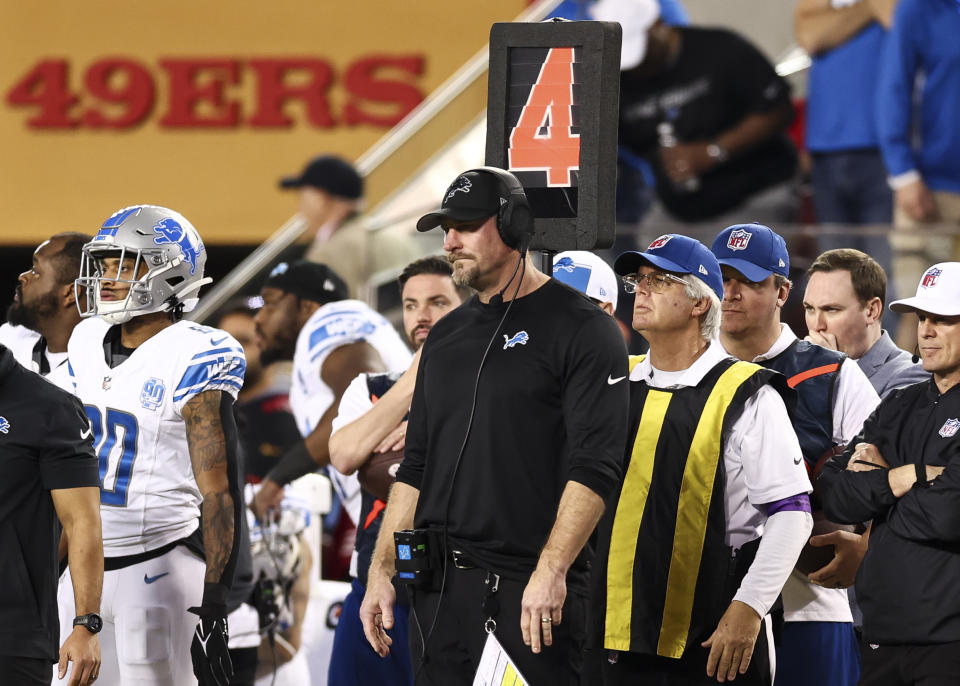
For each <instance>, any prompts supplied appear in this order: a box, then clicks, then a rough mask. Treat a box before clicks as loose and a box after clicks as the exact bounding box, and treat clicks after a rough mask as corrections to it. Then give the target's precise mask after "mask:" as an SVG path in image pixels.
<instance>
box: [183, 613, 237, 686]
mask: <svg viewBox="0 0 960 686" xmlns="http://www.w3.org/2000/svg"><path fill="white" fill-rule="evenodd" d="M189 611H190V612H192V613H193V614H195V615H199V617H200V621H199V622H197V629H196V631H194V632H193V643H192V644H191V645H190V657H191V658H193V674H194V676H196V677H197V682H198V683H199V686H228V684H229V683H230V677H231V676H233V663H232V662H231V661H230V651H229V650H228V649H227V642H228V640H229V636H228V632H227V617H226V610H225V609H223V610H211V609H209V608H204V607H191V608H190V610H189Z"/></svg>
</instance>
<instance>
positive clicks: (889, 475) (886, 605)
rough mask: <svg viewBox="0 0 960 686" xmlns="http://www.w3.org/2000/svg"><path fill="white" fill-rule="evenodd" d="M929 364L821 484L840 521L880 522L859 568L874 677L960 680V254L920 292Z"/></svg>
mask: <svg viewBox="0 0 960 686" xmlns="http://www.w3.org/2000/svg"><path fill="white" fill-rule="evenodd" d="M890 309H892V310H894V311H895V312H915V313H916V314H917V316H918V318H919V324H918V325H917V339H918V341H919V344H918V345H919V351H920V357H921V359H922V360H923V368H924V369H925V370H926V371H928V372H932V373H933V378H932V379H931V380H929V381H922V382H920V383H916V384H913V385H910V386H906V387H904V388H899V389H897V390H894V391H892V392H891V393H890V394H889V395H887V396H886V397H885V398H884V399H883V400H882V401H881V402H880V405H879V406H878V407H877V409H876V410H875V411H874V413H873V414H872V415H871V416H870V417H869V418H868V419H867V421H866V422H864V424H863V431H862V432H861V434H860V435H859V436H857V438H855V439H854V440H853V441H851V442H850V444H849V446H848V447H847V450H846V451H845V452H844V453H843V455H840V456H838V457H835V458H833V459H831V460H830V461H828V462H827V463H826V465H824V467H823V471H822V472H821V474H820V478H819V479H818V481H817V486H818V488H819V491H820V497H821V500H822V501H823V505H824V511H825V512H826V514H827V516H828V517H829V518H830V519H831V520H833V521H836V522H844V523H857V522H863V521H866V520H868V519H872V520H873V526H872V528H871V532H870V544H869V548H868V549H867V553H866V556H865V557H864V558H863V562H862V563H861V565H860V570H859V572H858V573H857V580H856V590H857V600H858V602H859V603H860V608H861V610H862V611H863V638H864V642H865V643H866V644H867V646H868V647H866V648H864V649H863V651H862V674H861V679H860V684H862V685H864V686H879V685H881V684H882V685H883V686H887V685H895V684H904V685H906V684H919V683H922V684H925V685H929V686H940V685H941V684H943V685H945V684H956V683H958V682H960V656H958V651H957V646H958V645H960V593H958V592H957V580H958V579H960V387H958V383H960V263H958V262H944V263H940V264H935V265H933V266H932V267H930V268H929V269H927V271H926V272H924V274H923V276H922V277H921V280H920V284H919V285H918V286H917V294H916V296H915V297H912V298H906V299H904V300H898V301H894V302H892V303H891V304H890Z"/></svg>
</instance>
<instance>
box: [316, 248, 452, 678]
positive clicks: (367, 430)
mask: <svg viewBox="0 0 960 686" xmlns="http://www.w3.org/2000/svg"><path fill="white" fill-rule="evenodd" d="M452 277H453V269H452V268H451V266H450V264H449V263H448V262H447V260H445V259H444V258H442V257H436V256H433V257H424V258H423V259H420V260H417V261H415V262H412V263H411V264H409V265H407V267H406V268H405V269H404V270H403V272H402V273H401V274H400V277H399V279H398V282H399V285H400V299H401V305H402V308H403V329H404V331H405V332H406V334H407V341H408V342H409V343H410V345H411V346H412V347H413V348H415V349H416V350H417V354H416V355H415V356H414V358H413V362H412V363H411V365H410V366H409V367H408V368H407V370H406V371H404V372H402V373H400V372H395V373H393V374H361V375H360V376H358V377H357V378H355V379H354V380H353V382H352V383H351V384H350V386H349V387H348V388H347V390H346V391H345V392H344V394H343V398H341V400H340V408H339V411H338V414H337V418H336V419H334V420H333V434H332V435H331V436H330V462H331V463H332V464H333V466H334V467H335V468H336V469H337V471H339V472H340V473H342V474H347V475H349V474H353V473H354V472H356V471H357V470H358V469H360V468H361V467H363V465H365V464H367V463H368V462H370V461H372V460H373V458H375V457H376V456H378V455H387V454H391V453H392V454H394V455H396V458H395V464H396V463H398V462H399V460H400V459H401V458H402V456H403V446H404V442H405V441H404V439H405V435H406V430H407V418H406V415H407V412H408V411H409V409H410V400H411V398H412V397H413V386H414V382H415V380H416V378H417V368H418V366H419V363H420V350H422V346H423V342H424V341H425V340H426V339H427V335H428V334H429V333H430V329H432V328H433V325H434V324H436V323H437V321H438V320H439V319H440V318H441V317H443V316H444V315H446V314H447V312H449V311H450V310H452V309H454V308H456V307H458V306H459V305H460V302H461V291H459V290H458V289H457V287H456V285H455V284H454V283H453V278H452ZM390 469H392V470H393V474H396V467H395V466H392V467H391V468H390ZM388 473H389V472H388ZM361 484H363V481H362V480H361ZM373 488H374V487H373V486H371V487H370V489H368V488H366V487H365V488H364V490H363V492H362V500H361V510H360V521H359V522H357V540H356V548H355V552H354V557H355V558H356V564H355V566H356V570H355V571H356V574H355V575H354V577H353V579H352V580H351V589H350V593H349V594H348V595H347V597H346V598H345V599H344V601H343V611H342V612H341V614H340V621H339V622H338V623H337V633H336V637H335V638H334V644H333V656H332V658H331V661H330V674H329V676H328V680H327V681H328V683H329V684H330V686H348V685H349V686H361V685H362V684H365V683H370V682H371V681H376V682H377V683H379V684H382V685H383V686H388V685H391V684H396V685H397V686H402V685H405V684H410V683H411V681H412V679H413V673H412V672H411V670H410V654H409V653H408V652H407V651H404V650H398V651H396V652H394V653H391V654H390V656H389V658H388V659H387V660H381V659H379V658H378V657H377V656H376V654H375V653H374V652H373V651H372V650H370V646H368V645H367V642H366V639H365V638H364V636H363V626H362V625H361V624H360V615H359V610H360V602H361V601H362V600H363V594H364V591H365V587H366V583H367V571H368V569H369V567H370V557H371V555H372V554H373V546H374V544H375V543H376V540H377V533H378V532H379V531H380V523H381V521H382V520H383V510H384V508H385V507H386V502H385V500H386V497H385V495H384V494H383V493H374V492H372V490H373ZM404 604H406V603H404ZM406 620H407V617H406V616H405V615H403V614H399V615H398V616H397V624H396V625H395V626H394V628H393V631H392V632H391V637H392V638H393V640H395V641H399V642H400V643H401V644H406V642H407V621H406Z"/></svg>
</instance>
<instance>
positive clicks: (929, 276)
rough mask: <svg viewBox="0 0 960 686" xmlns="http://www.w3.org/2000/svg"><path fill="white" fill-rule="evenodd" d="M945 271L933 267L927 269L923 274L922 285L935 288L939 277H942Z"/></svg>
mask: <svg viewBox="0 0 960 686" xmlns="http://www.w3.org/2000/svg"><path fill="white" fill-rule="evenodd" d="M942 273H943V270H941V269H937V268H936V267H933V268H931V269H928V270H927V273H926V274H924V275H923V280H922V281H920V285H921V286H923V287H924V288H933V287H934V286H936V285H937V279H939V278H940V275H941V274H942Z"/></svg>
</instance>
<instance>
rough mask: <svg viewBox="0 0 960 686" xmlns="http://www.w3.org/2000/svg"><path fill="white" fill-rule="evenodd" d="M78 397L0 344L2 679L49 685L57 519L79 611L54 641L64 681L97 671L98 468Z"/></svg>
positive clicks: (55, 628)
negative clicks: (65, 632) (60, 640)
mask: <svg viewBox="0 0 960 686" xmlns="http://www.w3.org/2000/svg"><path fill="white" fill-rule="evenodd" d="M91 433H92V432H91V430H90V423H89V421H88V420H87V417H86V415H85V414H84V411H83V406H82V405H81V404H80V401H79V400H77V399H76V398H75V397H74V396H72V395H70V394H68V393H66V392H65V391H62V390H60V389H59V388H57V387H56V386H54V385H53V384H52V383H50V382H48V381H46V380H44V379H41V378H40V376H39V375H37V374H34V373H33V372H32V371H29V370H28V369H26V368H24V367H22V366H20V365H19V364H18V363H17V362H16V360H15V359H14V356H13V353H12V352H10V350H9V349H8V348H6V347H5V346H3V345H0V474H2V475H3V476H2V478H0V590H2V592H3V596H2V598H0V683H3V684H17V685H18V686H27V685H31V686H33V685H40V686H44V685H46V684H49V683H50V678H51V676H52V675H51V670H50V665H51V663H53V662H55V661H57V659H58V657H57V654H58V653H57V648H58V645H59V643H58V635H59V633H60V622H59V620H58V617H57V541H58V539H59V538H60V531H61V523H62V527H63V532H64V533H65V534H66V536H67V553H68V555H69V557H70V568H71V570H72V575H73V591H74V596H75V598H76V607H75V609H76V613H77V617H76V619H74V622H73V627H74V628H73V631H72V632H71V634H70V635H69V636H67V637H66V639H65V640H64V642H63V644H62V645H59V662H60V664H59V670H58V673H59V676H60V678H63V676H64V675H65V674H66V672H67V669H68V662H69V663H73V664H72V666H70V667H69V669H70V678H69V681H68V684H69V686H78V685H80V684H82V685H84V686H85V685H86V684H91V683H93V682H94V681H95V680H96V678H97V675H98V674H99V672H100V643H99V641H98V639H97V632H99V631H100V627H101V624H102V623H101V621H100V617H99V615H97V614H96V613H97V612H98V611H99V610H100V591H101V586H102V584H103V542H102V540H101V537H100V474H99V468H98V467H97V458H96V456H95V455H94V452H93V443H92V441H91V438H90V436H91Z"/></svg>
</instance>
